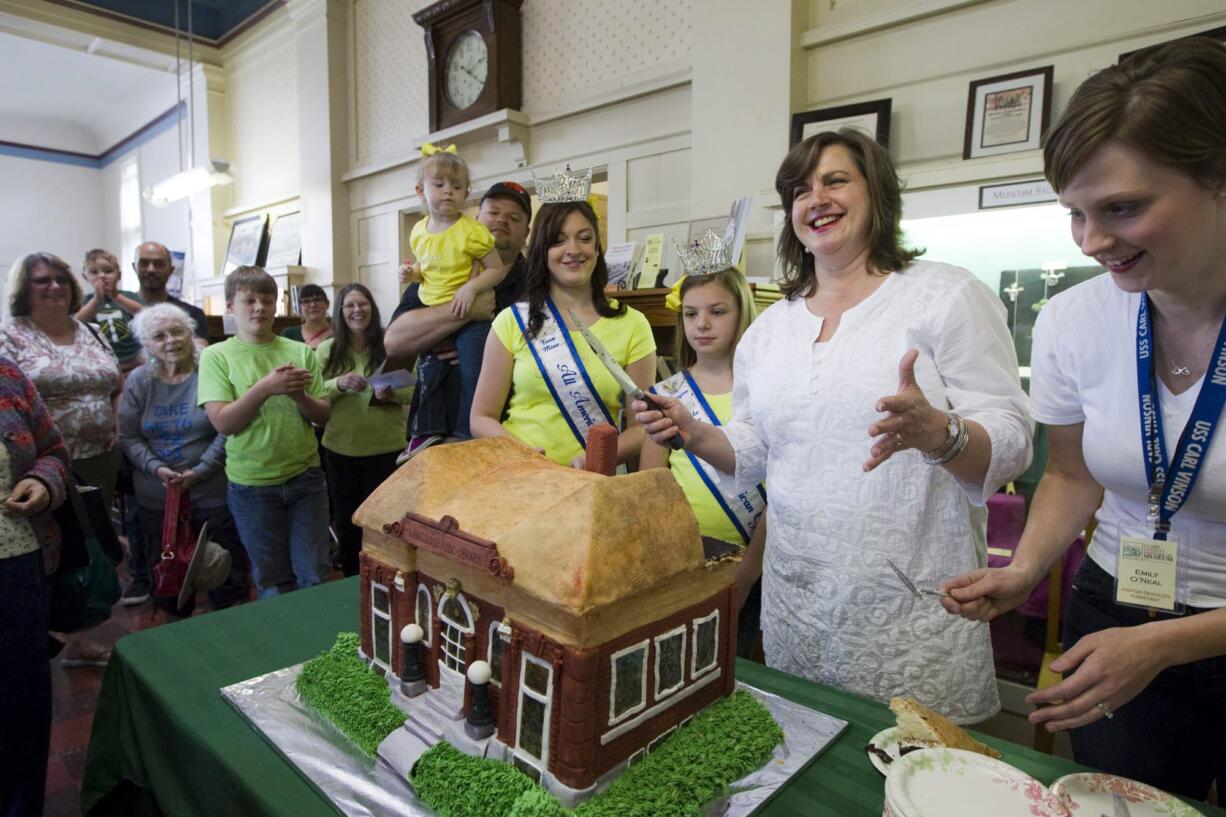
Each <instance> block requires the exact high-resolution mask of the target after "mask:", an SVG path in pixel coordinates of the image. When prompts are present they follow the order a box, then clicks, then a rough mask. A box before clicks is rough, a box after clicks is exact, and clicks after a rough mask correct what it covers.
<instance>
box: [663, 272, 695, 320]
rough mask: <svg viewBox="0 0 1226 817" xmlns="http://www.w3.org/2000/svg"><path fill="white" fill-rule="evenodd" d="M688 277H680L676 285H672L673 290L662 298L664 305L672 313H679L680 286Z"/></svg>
mask: <svg viewBox="0 0 1226 817" xmlns="http://www.w3.org/2000/svg"><path fill="white" fill-rule="evenodd" d="M689 277H690V276H688V275H682V276H681V277H680V278H678V279H677V283H675V284H673V288H672V289H670V290H669V291H668V294H667V295H665V296H664V305H665V306H666V307H668V308H669V309H671V310H672V311H674V312H680V311H681V284H682V282H683V281H685V279H686V278H689Z"/></svg>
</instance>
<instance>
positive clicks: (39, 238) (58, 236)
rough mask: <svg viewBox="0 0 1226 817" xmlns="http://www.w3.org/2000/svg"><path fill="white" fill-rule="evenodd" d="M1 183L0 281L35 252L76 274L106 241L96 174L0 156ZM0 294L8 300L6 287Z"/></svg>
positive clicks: (71, 166)
mask: <svg viewBox="0 0 1226 817" xmlns="http://www.w3.org/2000/svg"><path fill="white" fill-rule="evenodd" d="M0 179H3V180H4V183H3V184H0V224H3V225H4V229H2V230H0V276H3V277H5V278H7V276H8V269H9V266H10V265H11V264H12V263H13V261H15V260H17V259H18V258H21V257H22V256H24V255H26V254H28V253H31V252H36V251H40V250H42V251H46V252H51V253H54V254H56V255H58V256H60V257H61V258H63V259H64V260H65V261H67V262H68V263H69V264H70V265H72V268H73V270H75V271H77V272H79V271H80V268H81V259H82V258H84V257H85V253H86V252H87V251H88V250H91V249H93V248H94V247H96V246H98V245H100V244H103V242H104V241H105V240H106V235H105V228H104V226H103V219H102V179H101V175H100V174H99V172H98V170H97V169H96V168H91V167H78V166H75V165H67V164H60V163H57V162H46V161H41V160H34V159H21V158H16V157H13V156H0ZM5 284H7V282H5ZM0 289H2V290H3V291H4V293H5V294H4V298H5V299H6V300H7V297H8V296H7V286H6V285H0ZM6 308H7V307H6Z"/></svg>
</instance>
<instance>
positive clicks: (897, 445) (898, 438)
mask: <svg viewBox="0 0 1226 817" xmlns="http://www.w3.org/2000/svg"><path fill="white" fill-rule="evenodd" d="M902 447H903V441H902V432H900V431H895V432H894V450H896V451H901V450H902Z"/></svg>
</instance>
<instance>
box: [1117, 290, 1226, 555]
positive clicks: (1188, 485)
mask: <svg viewBox="0 0 1226 817" xmlns="http://www.w3.org/2000/svg"><path fill="white" fill-rule="evenodd" d="M1153 356H1154V343H1153V329H1152V326H1151V324H1150V319H1149V296H1148V295H1146V294H1144V293H1142V295H1141V305H1140V308H1139V309H1138V310H1137V394H1138V396H1139V398H1140V406H1141V442H1142V450H1143V453H1144V456H1145V476H1146V478H1147V479H1148V481H1149V503H1148V506H1149V507H1148V517H1149V524H1150V526H1151V527H1152V528H1153V529H1154V538H1155V539H1166V538H1167V534H1168V533H1169V532H1170V530H1171V517H1172V516H1174V515H1175V514H1176V513H1177V512H1178V511H1179V509H1180V508H1182V507H1183V503H1184V502H1185V501H1186V500H1187V498H1188V494H1190V493H1192V486H1193V485H1194V484H1195V483H1196V477H1197V476H1198V475H1199V474H1200V469H1201V465H1202V464H1203V463H1204V461H1205V457H1206V456H1207V455H1208V452H1209V445H1210V443H1212V442H1213V433H1214V431H1216V430H1217V426H1218V423H1219V422H1220V421H1221V419H1222V407H1223V406H1226V320H1224V321H1222V328H1221V330H1220V331H1219V332H1218V337H1217V346H1215V347H1214V352H1213V357H1212V358H1210V360H1209V370H1208V371H1206V372H1205V380H1204V382H1203V383H1202V384H1201V387H1200V394H1198V395H1197V396H1196V403H1195V404H1193V406H1192V414H1191V416H1189V417H1188V423H1187V425H1185V426H1184V428H1183V433H1182V434H1180V435H1179V443H1178V444H1177V445H1176V446H1175V457H1174V459H1171V460H1168V459H1167V457H1166V438H1165V437H1164V435H1163V431H1162V412H1161V411H1160V410H1159V405H1158V389H1157V385H1156V382H1155V377H1154V369H1153V362H1154V361H1153ZM1168 462H1169V463H1170V471H1169V472H1168V466H1167V463H1168Z"/></svg>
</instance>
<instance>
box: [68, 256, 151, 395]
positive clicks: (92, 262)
mask: <svg viewBox="0 0 1226 817" xmlns="http://www.w3.org/2000/svg"><path fill="white" fill-rule="evenodd" d="M81 269H82V271H83V272H84V273H85V280H86V282H87V283H88V284H89V285H90V286H92V287H93V289H94V291H93V292H91V293H89V294H87V295H86V296H85V300H84V301H83V302H82V303H81V308H80V309H79V310H78V311H77V314H76V315H74V316H73V317H74V318H76V319H77V320H79V321H82V322H84V323H96V324H98V327H99V328H100V329H101V330H102V334H103V336H105V337H106V339H107V340H108V341H110V343H111V348H112V349H114V350H115V356H116V357H117V358H119V368H120V370H121V371H124V372H127V371H130V370H132V369H134V368H136V367H137V366H139V365H140V363H141V360H142V358H141V347H140V343H139V342H138V341H137V340H136V338H135V337H133V335H132V330H131V329H130V328H129V327H128V323H129V322H130V321H131V320H132V318H133V316H135V315H136V313H137V312H140V310H141V302H140V295H138V294H136V293H135V292H125V291H123V290H121V289H120V288H119V276H120V272H119V261H118V260H117V259H116V258H115V256H113V255H111V254H110V253H109V252H107V251H106V250H90V251H89V252H87V253H85V262H84V263H83V264H82V265H81Z"/></svg>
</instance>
